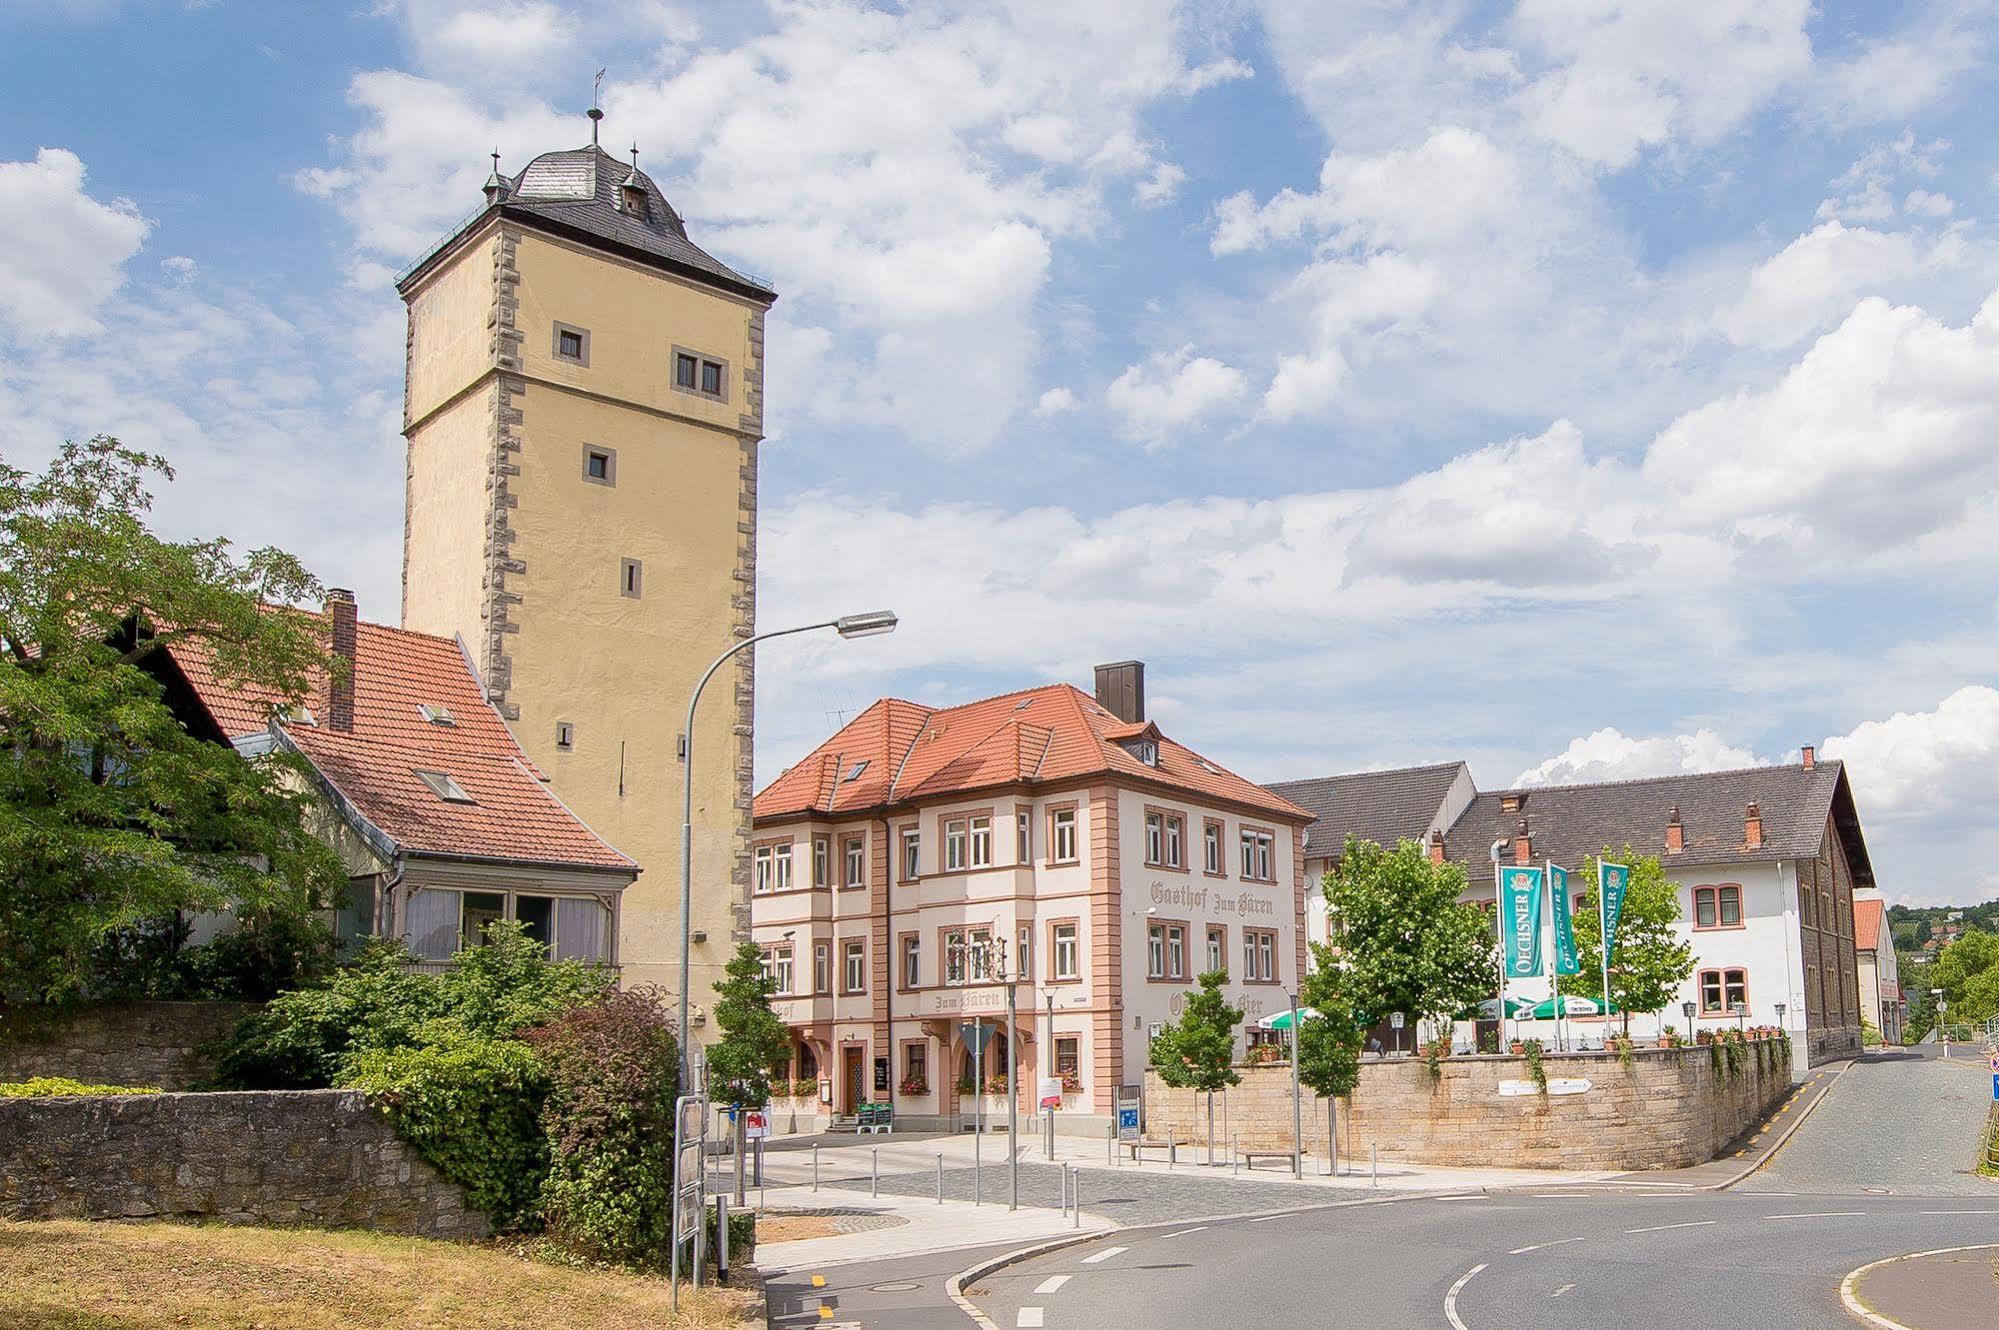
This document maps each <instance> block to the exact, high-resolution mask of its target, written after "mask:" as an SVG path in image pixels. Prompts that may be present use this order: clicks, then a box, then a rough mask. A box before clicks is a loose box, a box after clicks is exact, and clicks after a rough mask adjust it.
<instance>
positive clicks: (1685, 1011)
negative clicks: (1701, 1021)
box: [1680, 1002, 1694, 1044]
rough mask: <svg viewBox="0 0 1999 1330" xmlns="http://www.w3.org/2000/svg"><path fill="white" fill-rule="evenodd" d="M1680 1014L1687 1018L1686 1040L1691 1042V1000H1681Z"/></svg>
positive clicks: (1692, 1020)
mask: <svg viewBox="0 0 1999 1330" xmlns="http://www.w3.org/2000/svg"><path fill="white" fill-rule="evenodd" d="M1680 1014H1681V1015H1682V1016H1685V1017H1686V1018H1687V1042H1688V1043H1690V1044H1691V1043H1692V1042H1693V1041H1694V1004H1693V1003H1691V1002H1682V1003H1681V1004H1680Z"/></svg>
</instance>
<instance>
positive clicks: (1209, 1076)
mask: <svg viewBox="0 0 1999 1330" xmlns="http://www.w3.org/2000/svg"><path fill="white" fill-rule="evenodd" d="M1228 981H1229V977H1228V973H1227V972H1226V971H1224V970H1210V971H1209V972H1208V973H1206V974H1204V975H1202V976H1201V977H1200V978H1199V979H1198V980H1197V981H1196V982H1197V984H1198V985H1199V986H1198V987H1197V988H1195V990H1194V991H1193V992H1192V993H1189V994H1188V995H1187V1001H1186V1004H1185V1005H1184V1006H1183V1007H1181V1009H1180V1019H1179V1020H1177V1021H1175V1022H1173V1024H1171V1025H1169V1026H1167V1027H1166V1028H1165V1029H1163V1030H1161V1031H1160V1032H1159V1034H1158V1036H1157V1037H1156V1038H1154V1039H1153V1041H1152V1051H1151V1061H1152V1068H1153V1070H1154V1071H1157V1072H1158V1073H1159V1079H1160V1080H1162V1081H1165V1082H1166V1083H1167V1084H1168V1085H1170V1086H1173V1087H1174V1088H1176V1089H1190V1090H1202V1091H1206V1092H1208V1093H1211V1094H1212V1093H1213V1092H1214V1091H1216V1090H1219V1089H1221V1088H1223V1087H1224V1086H1229V1085H1237V1084H1240V1083H1241V1081H1242V1077H1241V1076H1239V1075H1237V1074H1236V1071H1235V1068H1234V1066H1233V1065H1232V1064H1233V1063H1234V1062H1235V1027H1236V1026H1238V1025H1240V1024H1242V1012H1241V1011H1239V1010H1237V1009H1236V1007H1235V1005H1234V1004H1232V1003H1231V1002H1230V1001H1229V1000H1228V999H1227V998H1226V997H1224V996H1222V985H1224V984H1226V983H1227V982H1228Z"/></svg>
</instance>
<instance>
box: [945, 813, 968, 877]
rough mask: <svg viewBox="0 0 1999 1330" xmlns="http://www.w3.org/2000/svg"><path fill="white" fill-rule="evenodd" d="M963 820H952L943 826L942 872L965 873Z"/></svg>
mask: <svg viewBox="0 0 1999 1330" xmlns="http://www.w3.org/2000/svg"><path fill="white" fill-rule="evenodd" d="M965 848H966V835H965V819H964V818H962V817H960V818H953V819H952V820H951V821H949V822H946V823H945V824H944V871H945V872H947V873H962V872H964V871H965Z"/></svg>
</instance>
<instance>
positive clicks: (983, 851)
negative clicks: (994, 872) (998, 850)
mask: <svg viewBox="0 0 1999 1330" xmlns="http://www.w3.org/2000/svg"><path fill="white" fill-rule="evenodd" d="M992 866H993V820H992V819H991V818H989V817H975V818H973V819H972V867H974V868H991V867H992Z"/></svg>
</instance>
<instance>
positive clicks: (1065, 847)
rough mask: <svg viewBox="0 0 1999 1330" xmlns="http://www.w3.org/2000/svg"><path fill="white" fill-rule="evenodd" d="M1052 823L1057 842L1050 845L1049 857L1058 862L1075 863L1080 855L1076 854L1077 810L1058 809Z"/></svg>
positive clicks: (1051, 820)
mask: <svg viewBox="0 0 1999 1330" xmlns="http://www.w3.org/2000/svg"><path fill="white" fill-rule="evenodd" d="M1050 824H1051V825H1052V826H1053V828H1054V841H1055V843H1054V844H1053V845H1051V846H1049V847H1048V857H1049V859H1050V860H1051V861H1052V862H1054V863H1058V864H1073V863H1075V862H1076V859H1077V857H1078V856H1077V854H1076V810H1075V809H1073V808H1058V809H1056V810H1055V815H1054V817H1053V818H1051V819H1050Z"/></svg>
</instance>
